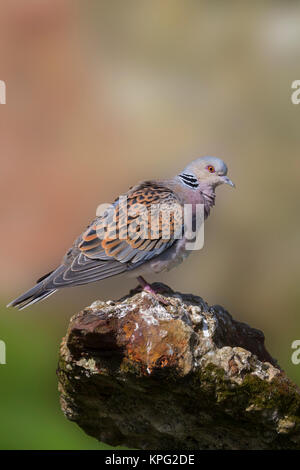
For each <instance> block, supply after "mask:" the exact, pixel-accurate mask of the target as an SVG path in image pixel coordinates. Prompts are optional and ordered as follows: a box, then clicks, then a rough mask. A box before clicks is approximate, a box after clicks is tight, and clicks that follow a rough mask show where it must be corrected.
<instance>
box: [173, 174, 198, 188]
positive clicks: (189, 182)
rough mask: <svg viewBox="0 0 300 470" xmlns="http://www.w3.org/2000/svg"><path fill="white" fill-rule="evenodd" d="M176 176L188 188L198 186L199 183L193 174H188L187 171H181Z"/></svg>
mask: <svg viewBox="0 0 300 470" xmlns="http://www.w3.org/2000/svg"><path fill="white" fill-rule="evenodd" d="M178 176H179V178H180V179H181V181H182V182H183V183H184V184H185V185H186V186H189V187H190V188H198V186H199V183H198V181H197V178H196V177H195V176H194V175H190V174H188V173H181V175H178Z"/></svg>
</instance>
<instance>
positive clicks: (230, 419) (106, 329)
mask: <svg viewBox="0 0 300 470" xmlns="http://www.w3.org/2000/svg"><path fill="white" fill-rule="evenodd" d="M153 286H154V287H155V288H156V289H159V290H160V292H161V295H162V296H163V297H164V299H165V301H167V305H163V304H162V303H160V302H159V301H158V300H157V298H155V297H154V296H152V295H151V294H149V293H146V292H141V291H140V290H139V289H136V290H134V291H131V292H130V294H129V295H128V296H126V297H124V298H122V299H121V300H119V301H116V302H114V301H108V302H103V301H96V302H94V303H93V304H92V305H91V306H90V307H87V308H85V309H84V310H83V311H82V312H80V313H79V314H77V315H75V316H73V317H72V319H71V321H70V325H69V328H68V331H67V335H66V337H65V338H64V339H63V341H62V344H61V349H60V359H59V367H58V379H59V390H60V394H61V407H62V410H63V412H64V413H65V415H66V417H67V418H68V419H70V420H72V421H75V422H76V423H77V424H78V425H79V426H80V427H81V428H82V429H83V430H84V431H85V432H86V433H87V434H89V435H91V436H93V437H95V438H97V439H98V440H99V441H102V442H105V443H107V444H110V445H113V446H117V445H123V446H127V447H130V448H137V449H151V450H163V449H168V450H176V449H179V450H188V449H189V450H195V449H300V390H299V389H298V387H297V386H296V385H295V384H294V383H292V382H291V381H290V380H289V379H288V378H287V376H286V375H285V373H284V372H283V371H282V370H281V369H280V367H279V366H278V364H277V363H276V361H275V359H273V358H272V357H271V356H270V354H269V353H268V352H267V351H266V349H265V346H264V335H263V333H262V332H261V331H259V330H256V329H254V328H251V327H250V326H248V325H247V324H245V323H241V322H238V321H236V320H234V319H233V318H232V317H231V315H230V314H229V313H228V312H227V311H226V310H225V309H224V308H222V307H220V306H213V307H209V306H208V305H207V304H206V303H205V302H204V301H203V300H202V299H201V298H200V297H197V296H194V295H191V294H180V293H178V292H173V291H172V290H171V289H170V288H169V287H167V286H165V285H163V284H154V285H153Z"/></svg>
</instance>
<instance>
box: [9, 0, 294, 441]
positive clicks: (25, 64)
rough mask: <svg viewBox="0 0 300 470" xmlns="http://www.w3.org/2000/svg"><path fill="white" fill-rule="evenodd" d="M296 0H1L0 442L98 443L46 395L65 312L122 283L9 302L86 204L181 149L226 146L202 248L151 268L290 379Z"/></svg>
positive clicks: (53, 384)
mask: <svg viewBox="0 0 300 470" xmlns="http://www.w3.org/2000/svg"><path fill="white" fill-rule="evenodd" d="M299 15H300V6H299V4H297V3H296V2H287V1H283V0H282V1H277V2H274V1H273V2H272V1H269V2H268V1H266V2H260V3H259V2H252V3H250V2H248V3H247V4H244V3H243V5H242V4H240V5H238V4H237V3H236V2H232V3H231V2H219V1H211V2H201V1H195V0H188V1H183V0H165V1H164V2H158V1H151V2H149V1H144V0H142V1H138V2H137V1H127V2H121V1H119V2H106V1H100V0H97V1H96V0H89V1H85V2H84V1H83V0H82V1H76V0H44V1H43V2H40V1H39V0H27V1H26V2H24V1H22V0H20V1H18V0H3V1H2V2H1V15H0V79H1V80H4V81H5V83H6V93H7V95H6V104H5V105H0V161H1V172H0V191H1V198H0V205H1V226H2V231H1V244H0V251H1V272H0V289H1V293H0V296H1V305H2V307H1V311H0V340H3V341H5V343H6V353H7V358H6V360H7V364H6V365H0V416H1V425H0V448H2V449H93V448H95V449H99V448H106V447H107V446H105V445H102V444H99V443H98V442H97V441H96V440H94V439H92V438H89V437H87V436H85V434H84V433H83V432H82V431H81V430H80V429H79V428H77V427H76V425H74V424H72V423H70V422H68V421H67V420H66V419H65V418H64V416H63V415H62V413H61V411H60V407H59V397H58V392H57V381H56V375H55V370H56V365H57V357H58V348H59V344H60V341H61V338H62V336H63V335H64V334H65V331H66V327H67V325H68V321H69V319H70V316H71V315H73V314H74V313H76V312H77V311H79V310H80V309H82V308H83V307H85V306H86V305H89V304H90V303H91V302H92V301H94V300H95V299H97V298H101V299H110V298H114V299H116V298H120V297H121V296H123V295H124V294H126V293H127V292H128V290H129V289H130V288H132V287H134V286H135V281H134V280H132V279H131V280H130V279H129V280H125V281H124V280H123V279H122V281H119V280H118V279H117V278H116V279H110V280H105V281H102V282H99V283H96V284H93V285H90V286H86V287H79V288H73V289H66V290H63V291H61V292H59V293H57V294H55V296H52V297H50V298H49V300H47V301H46V302H45V303H39V304H37V305H35V306H33V307H31V308H30V309H27V310H25V311H22V312H18V311H16V310H7V309H6V308H5V305H6V303H8V301H10V300H11V299H12V298H15V297H16V296H17V295H19V294H21V293H22V291H24V290H27V289H28V288H29V287H31V286H32V285H33V284H34V283H35V281H36V279H37V278H39V277H40V276H41V275H43V274H44V273H47V272H49V271H50V270H52V269H54V268H55V267H56V266H57V265H58V264H59V263H60V260H61V257H62V256H63V254H64V253H65V251H66V250H67V249H68V248H69V246H70V245H71V244H72V242H73V240H74V239H75V238H76V237H77V235H78V234H79V233H80V232H81V231H82V230H84V229H85V227H86V225H87V224H88V222H89V221H90V220H92V218H93V217H94V215H95V211H96V207H97V206H98V204H100V203H104V202H111V201H112V199H113V198H115V197H117V196H118V195H119V194H120V193H122V192H124V191H126V190H127V189H128V187H129V186H131V185H132V184H134V183H136V182H137V181H139V180H142V179H150V178H164V177H169V176H171V175H174V174H176V173H178V172H179V171H180V170H181V169H183V168H184V166H185V165H186V164H187V163H188V162H189V161H190V160H192V159H194V158H196V157H198V156H201V155H205V154H208V155H215V156H218V157H220V158H222V159H224V160H225V161H226V163H227V164H228V167H229V176H230V177H231V178H232V180H233V181H234V182H235V183H236V190H231V189H230V188H229V187H221V188H219V189H218V190H217V204H216V207H215V209H214V210H213V212H212V214H211V216H210V218H209V219H208V221H207V223H206V226H205V246H204V249H203V250H201V251H200V252H197V253H195V254H194V255H193V256H191V257H190V258H189V259H188V260H187V261H186V262H185V263H184V264H182V265H181V266H180V267H178V268H177V269H176V270H174V271H171V272H170V273H167V274H163V275H161V276H160V277H159V280H161V281H162V282H165V283H166V284H168V285H170V286H171V287H172V288H173V289H177V290H179V291H181V292H193V293H194V294H197V295H200V296H202V297H203V298H204V299H205V300H206V301H207V302H208V303H210V304H215V303H218V304H222V305H223V306H225V307H226V308H227V309H228V310H229V311H230V313H231V314H232V315H233V316H234V318H236V319H238V320H241V321H245V322H247V323H249V324H250V325H251V326H253V327H256V328H259V329H262V330H263V331H264V333H265V336H266V345H267V348H268V350H269V351H270V353H271V354H272V355H273V356H274V357H276V358H277V359H278V361H279V363H280V365H281V366H282V367H283V368H284V369H285V370H286V371H287V373H288V375H289V376H290V378H292V379H293V380H294V381H296V382H297V383H298V384H299V385H300V365H298V366H297V365H293V364H292V362H291V354H292V352H293V350H292V349H291V344H292V342H293V341H294V340H296V339H300V315H299V307H300V292H299V281H300V276H299V235H300V220H299V196H300V189H299V182H300V158H299V145H300V132H299V122H300V106H297V105H293V104H292V102H291V93H292V89H291V84H292V82H293V81H294V80H296V79H300V76H299V75H300V72H299V54H300V28H299Z"/></svg>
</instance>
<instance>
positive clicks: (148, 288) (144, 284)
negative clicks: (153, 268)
mask: <svg viewBox="0 0 300 470" xmlns="http://www.w3.org/2000/svg"><path fill="white" fill-rule="evenodd" d="M137 280H138V282H139V284H140V286H141V287H142V288H143V290H144V291H146V292H149V294H152V295H153V297H155V298H156V299H157V300H158V301H159V302H161V303H162V304H164V305H168V302H167V301H166V300H165V299H164V298H163V296H162V295H160V294H159V293H158V292H155V290H154V289H152V287H151V285H150V284H149V283H148V282H147V281H146V280H145V279H144V278H143V277H142V276H138V277H137Z"/></svg>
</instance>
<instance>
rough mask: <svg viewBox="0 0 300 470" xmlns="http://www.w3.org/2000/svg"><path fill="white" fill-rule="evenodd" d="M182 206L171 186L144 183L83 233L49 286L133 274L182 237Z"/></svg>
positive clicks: (83, 282) (116, 203)
mask: <svg viewBox="0 0 300 470" xmlns="http://www.w3.org/2000/svg"><path fill="white" fill-rule="evenodd" d="M182 212H183V208H182V205H181V204H180V203H179V200H178V198H177V196H176V195H175V194H174V193H173V192H172V191H171V190H170V189H168V188H166V187H164V186H161V185H158V184H157V183H153V182H144V183H141V184H140V185H138V186H136V187H134V188H132V189H131V190H130V191H129V192H128V193H127V194H126V195H124V197H120V198H119V199H117V200H116V201H115V202H114V204H112V206H111V208H110V209H108V210H107V211H106V213H104V214H103V215H102V216H100V217H98V218H96V219H95V220H94V221H93V222H92V224H91V225H90V226H89V228H88V229H87V230H86V232H85V233H83V235H81V236H80V237H79V238H78V239H77V240H76V242H75V243H74V245H73V247H72V249H71V250H69V252H68V253H67V255H66V256H65V259H64V262H63V264H62V265H61V266H59V267H58V268H57V269H56V270H55V271H54V272H53V273H52V274H51V275H50V276H49V278H47V288H49V286H50V287H51V288H59V287H64V286H70V285H74V286H75V285H80V284H86V283H89V282H93V281H97V280H100V279H104V278H107V277H111V276H114V275H116V274H121V273H123V272H125V271H129V270H131V269H133V268H135V267H138V266H139V265H141V264H143V263H144V262H147V261H149V260H150V259H152V258H154V257H155V256H158V255H159V254H161V253H162V252H163V251H165V250H167V249H168V248H169V247H170V246H171V245H172V244H173V243H174V241H175V240H176V239H177V238H179V237H180V235H181V233H182V227H183V222H182V218H183V215H182Z"/></svg>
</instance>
